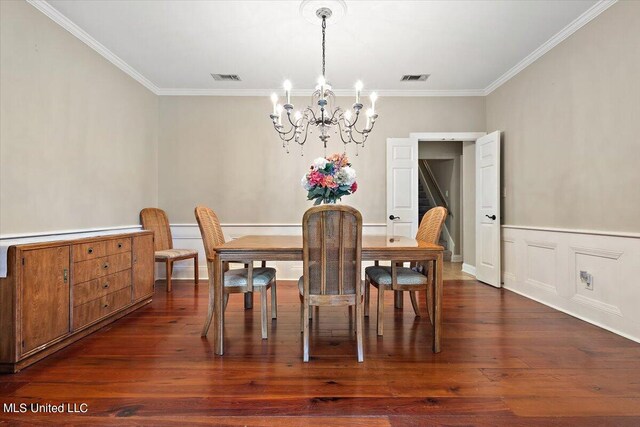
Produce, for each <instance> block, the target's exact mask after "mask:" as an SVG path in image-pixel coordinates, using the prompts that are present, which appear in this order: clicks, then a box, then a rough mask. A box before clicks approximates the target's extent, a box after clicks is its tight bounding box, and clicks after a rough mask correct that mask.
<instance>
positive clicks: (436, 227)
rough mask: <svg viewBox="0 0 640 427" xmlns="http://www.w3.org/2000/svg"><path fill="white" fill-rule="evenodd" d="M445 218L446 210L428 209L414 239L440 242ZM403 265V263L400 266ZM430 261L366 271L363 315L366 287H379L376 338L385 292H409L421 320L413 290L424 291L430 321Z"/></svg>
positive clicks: (431, 278) (431, 292)
mask: <svg viewBox="0 0 640 427" xmlns="http://www.w3.org/2000/svg"><path fill="white" fill-rule="evenodd" d="M445 219H447V209H446V208H444V207H442V206H437V207H435V208H432V209H429V211H428V212H427V213H425V214H424V216H423V217H422V221H420V227H418V232H417V233H416V240H418V241H421V242H424V243H431V244H438V242H439V241H440V233H441V232H442V227H443V226H444V221H445ZM400 264H402V263H400ZM432 264H433V262H428V263H427V264H420V265H416V264H415V263H413V264H412V266H411V268H407V267H399V266H398V265H397V264H396V263H393V264H392V266H391V267H383V266H380V265H378V262H377V261H376V265H375V266H373V267H367V268H366V269H365V306H364V310H365V316H368V315H369V299H370V289H369V285H373V286H375V287H376V288H378V317H377V330H378V335H382V334H383V329H384V322H383V315H384V291H385V290H393V291H397V292H400V295H401V292H402V291H409V295H410V297H411V305H412V306H413V311H414V312H415V314H416V316H418V317H420V309H419V308H418V300H417V297H416V291H418V290H426V291H427V292H426V299H427V309H428V310H429V318H430V320H431V322H433V312H432V310H430V309H429V307H430V306H431V303H432V301H433V295H432V294H433V268H432Z"/></svg>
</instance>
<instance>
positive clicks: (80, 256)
mask: <svg viewBox="0 0 640 427" xmlns="http://www.w3.org/2000/svg"><path fill="white" fill-rule="evenodd" d="M107 255H108V253H107V242H106V241H98V242H89V243H82V244H80V245H73V261H74V262H78V261H85V260H88V259H95V258H100V257H103V256H107Z"/></svg>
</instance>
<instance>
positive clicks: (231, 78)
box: [211, 73, 240, 82]
mask: <svg viewBox="0 0 640 427" xmlns="http://www.w3.org/2000/svg"><path fill="white" fill-rule="evenodd" d="M211 77H213V80H215V81H218V82H239V81H240V76H238V75H237V74H213V73H211Z"/></svg>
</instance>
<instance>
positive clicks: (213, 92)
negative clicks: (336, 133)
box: [156, 88, 484, 97]
mask: <svg viewBox="0 0 640 427" xmlns="http://www.w3.org/2000/svg"><path fill="white" fill-rule="evenodd" d="M280 91H281V89H189V88H184V89H180V88H174V89H158V92H157V93H156V94H157V95H160V96H260V97H265V96H267V97H268V96H269V95H271V94H272V93H273V92H280ZM313 91H314V90H313V89H298V90H294V91H292V92H291V96H294V97H295V96H311V94H312V93H313ZM375 92H376V93H377V94H378V96H381V97H392V96H402V97H426V96H484V91H483V90H482V89H478V90H378V91H375ZM333 93H334V94H335V95H336V96H340V97H342V96H345V97H348V96H355V91H354V90H353V89H336V90H334V91H333ZM369 93H371V91H370V92H366V91H363V93H362V94H363V95H368V94H369Z"/></svg>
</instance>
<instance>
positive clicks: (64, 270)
mask: <svg viewBox="0 0 640 427" xmlns="http://www.w3.org/2000/svg"><path fill="white" fill-rule="evenodd" d="M62 277H63V278H64V283H67V280H68V279H69V270H67V269H66V268H65V269H63V270H62Z"/></svg>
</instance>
